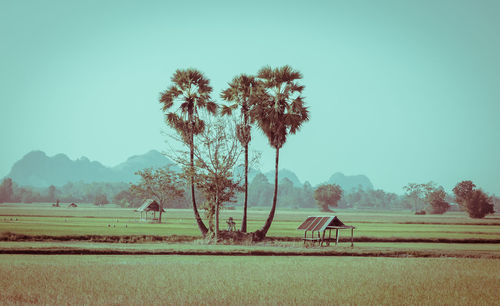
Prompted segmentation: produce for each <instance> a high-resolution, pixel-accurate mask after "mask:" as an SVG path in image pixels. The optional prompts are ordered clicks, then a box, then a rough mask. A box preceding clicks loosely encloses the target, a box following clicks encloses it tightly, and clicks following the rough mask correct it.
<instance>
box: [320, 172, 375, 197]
mask: <svg viewBox="0 0 500 306" xmlns="http://www.w3.org/2000/svg"><path fill="white" fill-rule="evenodd" d="M327 183H328V184H337V185H339V186H340V187H341V188H342V189H343V190H344V192H346V193H349V192H351V191H353V190H357V189H358V188H362V189H364V190H370V189H373V184H372V182H371V181H370V179H369V178H368V177H366V176H365V175H344V174H343V173H341V172H337V173H335V174H333V175H332V176H331V177H330V179H329V180H328V182H327Z"/></svg>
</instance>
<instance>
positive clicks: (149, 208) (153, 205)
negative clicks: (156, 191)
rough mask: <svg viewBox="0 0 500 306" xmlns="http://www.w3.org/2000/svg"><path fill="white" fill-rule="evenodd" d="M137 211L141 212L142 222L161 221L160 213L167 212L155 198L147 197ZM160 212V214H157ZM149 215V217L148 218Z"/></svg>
mask: <svg viewBox="0 0 500 306" xmlns="http://www.w3.org/2000/svg"><path fill="white" fill-rule="evenodd" d="M135 211H137V212H140V213H141V217H140V219H139V220H140V221H142V222H148V221H149V222H158V223H161V217H160V214H161V213H164V212H165V209H164V208H163V207H162V208H161V209H160V204H158V202H156V201H155V200H153V199H147V200H146V201H144V203H143V204H142V205H141V206H140V207H139V208H137V209H136V210H135ZM156 213H158V216H156ZM148 217H149V218H148Z"/></svg>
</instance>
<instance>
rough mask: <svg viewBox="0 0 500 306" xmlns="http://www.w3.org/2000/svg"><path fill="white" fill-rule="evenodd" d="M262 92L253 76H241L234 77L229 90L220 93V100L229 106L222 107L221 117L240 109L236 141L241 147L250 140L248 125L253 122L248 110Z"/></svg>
mask: <svg viewBox="0 0 500 306" xmlns="http://www.w3.org/2000/svg"><path fill="white" fill-rule="evenodd" d="M261 92H262V86H261V82H260V81H258V80H257V79H256V78H255V77H254V76H249V75H246V74H241V75H239V76H237V77H235V78H234V79H233V80H232V82H231V83H229V88H227V89H225V90H224V91H222V93H221V98H222V99H223V100H225V101H228V102H233V104H230V105H223V106H222V110H221V115H223V116H225V115H231V114H232V113H233V111H235V110H236V109H238V108H240V116H241V122H242V123H241V124H238V125H237V127H236V128H237V136H238V140H239V141H240V142H241V144H242V145H243V146H245V145H248V143H249V142H250V140H251V136H250V123H251V122H252V121H253V120H252V119H253V118H251V116H250V110H251V109H252V108H253V106H254V105H255V104H256V103H257V102H258V99H259V96H260V95H261Z"/></svg>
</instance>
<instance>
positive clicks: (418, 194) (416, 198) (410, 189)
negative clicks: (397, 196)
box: [403, 183, 426, 212]
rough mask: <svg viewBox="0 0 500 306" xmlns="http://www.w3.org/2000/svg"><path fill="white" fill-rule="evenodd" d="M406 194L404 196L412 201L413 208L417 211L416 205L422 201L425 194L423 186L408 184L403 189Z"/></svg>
mask: <svg viewBox="0 0 500 306" xmlns="http://www.w3.org/2000/svg"><path fill="white" fill-rule="evenodd" d="M403 189H404V191H405V192H406V196H407V197H409V198H410V199H412V200H413V207H414V208H415V212H417V211H418V203H419V202H422V201H423V196H424V194H425V190H426V189H425V186H424V184H417V183H409V184H408V185H406V186H404V187H403Z"/></svg>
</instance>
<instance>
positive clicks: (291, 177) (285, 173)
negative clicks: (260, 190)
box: [264, 169, 302, 187]
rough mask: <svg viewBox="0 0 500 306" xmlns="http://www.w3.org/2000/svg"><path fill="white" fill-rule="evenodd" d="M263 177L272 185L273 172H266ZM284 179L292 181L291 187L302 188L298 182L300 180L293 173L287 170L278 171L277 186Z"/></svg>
mask: <svg viewBox="0 0 500 306" xmlns="http://www.w3.org/2000/svg"><path fill="white" fill-rule="evenodd" d="M264 175H265V176H266V177H267V180H268V181H269V183H271V184H273V185H274V171H273V170H271V171H268V172H266V173H265V174H264ZM285 177H286V178H287V179H289V180H290V181H292V183H293V186H295V187H302V183H301V182H300V180H299V178H298V177H297V175H296V174H295V173H294V172H293V171H290V170H288V169H280V170H279V173H278V184H279V183H280V182H281V180H283V179H284V178H285Z"/></svg>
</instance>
